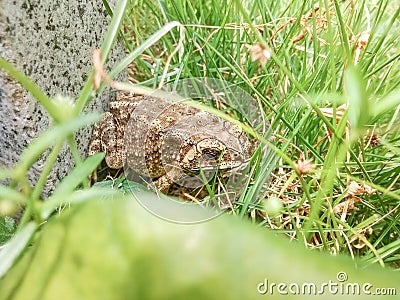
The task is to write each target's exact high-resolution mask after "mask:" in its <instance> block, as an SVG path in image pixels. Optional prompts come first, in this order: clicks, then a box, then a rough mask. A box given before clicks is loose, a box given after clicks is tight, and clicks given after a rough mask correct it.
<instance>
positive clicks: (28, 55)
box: [0, 0, 123, 194]
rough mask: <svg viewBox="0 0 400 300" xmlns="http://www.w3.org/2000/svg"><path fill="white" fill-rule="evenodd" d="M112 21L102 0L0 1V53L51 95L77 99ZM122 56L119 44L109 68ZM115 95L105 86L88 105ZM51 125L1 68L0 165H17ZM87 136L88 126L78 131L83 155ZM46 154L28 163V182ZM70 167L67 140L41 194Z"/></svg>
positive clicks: (102, 106) (104, 103)
mask: <svg viewBox="0 0 400 300" xmlns="http://www.w3.org/2000/svg"><path fill="white" fill-rule="evenodd" d="M114 2H116V1H114ZM110 20H111V18H110V17H109V15H108V14H107V12H106V10H105V8H104V6H103V2H102V1H87V0H79V1H78V0H71V1H61V0H56V1H54V0H40V1H39V0H14V1H10V0H0V56H2V57H4V58H5V59H6V60H7V61H9V62H10V63H12V64H13V65H14V66H16V67H17V68H18V69H19V70H21V71H23V72H24V73H25V74H26V75H27V76H28V77H29V78H30V79H31V80H32V81H34V82H35V83H36V84H37V85H38V86H39V87H40V88H41V89H43V90H44V91H45V92H46V93H47V94H48V95H49V96H51V97H54V96H57V95H63V96H68V97H71V98H73V99H76V98H77V97H78V95H79V93H80V90H81V88H82V87H83V84H84V82H85V79H86V77H87V75H88V73H89V72H90V70H91V67H92V51H93V49H95V48H98V47H100V45H101V42H102V39H103V37H104V35H105V32H106V30H107V27H108V25H109V22H110ZM122 57H123V50H122V47H121V46H120V45H118V44H117V45H116V46H115V47H114V50H113V52H112V53H111V55H110V61H109V66H108V67H110V66H112V65H114V64H115V62H116V61H119V60H120V59H121V58H122ZM122 76H123V75H122ZM120 79H121V78H120ZM113 97H114V93H113V92H112V91H111V90H110V89H106V90H105V91H104V92H103V93H102V94H101V95H100V96H98V97H96V99H94V101H92V102H91V103H90V105H89V106H88V107H87V108H86V110H87V111H90V110H98V111H104V110H106V109H107V107H108V103H109V102H110V101H111V100H112V99H113ZM50 124H51V119H50V118H49V116H48V114H47V112H46V111H45V110H44V108H43V107H42V106H41V105H40V104H39V103H38V102H37V101H36V100H35V99H34V98H33V97H32V96H31V95H30V94H28V93H27V92H26V91H25V90H24V89H23V88H22V87H21V86H20V85H19V84H18V83H16V82H15V81H13V80H12V79H11V78H10V77H8V75H7V74H5V73H4V72H3V71H1V70H0V150H1V151H0V168H9V167H11V166H13V165H15V164H16V163H17V161H18V159H19V156H20V154H21V152H22V151H23V149H24V148H25V147H26V146H27V145H28V144H29V143H30V142H31V141H32V140H33V139H34V138H35V137H37V136H38V135H39V134H40V133H41V132H43V131H44V130H46V129H47V128H49V126H50ZM90 135H91V128H86V129H83V130H81V131H80V132H79V133H78V134H77V136H76V140H77V144H78V148H79V151H80V153H81V156H82V157H85V156H86V152H87V148H88V143H89V140H90ZM47 154H48V153H45V154H44V155H43V156H42V157H41V158H40V159H39V161H38V162H37V163H36V164H35V165H34V166H33V167H32V168H31V170H30V172H29V180H30V182H31V183H32V184H35V182H36V180H37V178H38V175H39V174H40V172H41V170H42V168H43V165H44V162H45V159H46V157H47ZM73 166H74V162H73V159H72V156H71V152H70V150H69V148H68V146H67V145H65V147H64V148H63V150H62V152H61V153H60V155H59V157H58V159H57V163H56V165H55V167H54V169H53V170H52V172H51V174H50V176H49V178H48V181H47V184H46V189H45V194H48V193H49V192H50V191H51V190H52V189H53V188H54V186H55V184H56V183H57V182H58V181H59V180H60V179H62V178H63V177H64V176H65V175H66V174H67V173H68V172H69V171H70V170H71V168H73Z"/></svg>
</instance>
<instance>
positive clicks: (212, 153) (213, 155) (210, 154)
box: [201, 149, 219, 159]
mask: <svg viewBox="0 0 400 300" xmlns="http://www.w3.org/2000/svg"><path fill="white" fill-rule="evenodd" d="M201 153H202V155H203V156H204V157H205V158H207V159H217V158H218V156H219V151H216V150H212V149H204V150H203V151H202V152H201Z"/></svg>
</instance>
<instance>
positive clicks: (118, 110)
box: [89, 92, 252, 192]
mask: <svg viewBox="0 0 400 300" xmlns="http://www.w3.org/2000/svg"><path fill="white" fill-rule="evenodd" d="M251 149H252V144H251V143H250V141H249V139H248V138H247V135H246V134H245V133H244V132H242V130H241V128H240V127H238V126H236V125H233V124H231V123H229V122H228V121H226V120H224V119H222V118H220V117H217V116H215V115H212V114H210V113H208V112H205V111H202V110H200V109H198V108H195V107H192V106H189V105H187V104H185V103H182V102H179V103H178V102H172V101H171V100H167V99H163V98H159V97H153V96H141V95H134V94H132V93H128V92H124V93H119V94H118V96H117V99H116V100H115V101H113V102H111V103H110V112H106V113H105V114H104V116H103V119H102V120H101V121H100V122H98V123H97V124H95V126H94V128H93V134H92V141H91V143H90V147H89V155H93V154H95V153H97V152H100V151H104V152H105V154H106V156H105V160H106V163H107V165H108V166H109V167H110V168H113V169H119V168H122V167H123V166H125V167H129V168H130V169H132V170H133V171H135V172H136V173H138V174H140V175H143V176H147V177H151V178H152V179H153V180H154V183H155V186H156V187H157V188H158V189H159V190H161V191H163V192H166V191H168V188H169V186H170V185H171V184H172V183H173V182H176V181H177V180H179V178H181V177H182V176H184V175H185V176H189V175H187V174H198V173H199V171H200V169H202V170H205V171H207V170H214V169H216V168H218V170H219V172H220V173H224V172H229V171H230V170H232V169H233V168H236V167H239V166H240V165H242V164H243V163H244V162H246V161H248V160H249V158H250V156H251Z"/></svg>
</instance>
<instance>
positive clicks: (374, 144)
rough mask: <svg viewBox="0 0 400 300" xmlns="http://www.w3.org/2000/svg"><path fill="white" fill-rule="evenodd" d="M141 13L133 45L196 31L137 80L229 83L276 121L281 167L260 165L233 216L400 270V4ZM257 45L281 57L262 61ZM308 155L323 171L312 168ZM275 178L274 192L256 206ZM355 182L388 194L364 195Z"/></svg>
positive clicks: (168, 43)
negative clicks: (163, 31)
mask: <svg viewBox="0 0 400 300" xmlns="http://www.w3.org/2000/svg"><path fill="white" fill-rule="evenodd" d="M313 7H319V9H313ZM130 9H131V10H130V12H129V14H128V17H127V18H126V20H125V27H124V36H125V41H126V46H127V49H135V48H136V47H137V46H138V45H141V44H142V43H143V42H144V41H145V40H146V39H147V38H148V37H149V35H150V34H151V33H153V32H155V31H157V30H158V29H159V28H160V27H161V26H163V24H165V23H166V22H172V21H178V22H180V23H181V24H182V25H183V27H184V29H185V33H184V34H185V35H184V41H183V43H182V44H179V43H178V42H179V37H180V33H179V32H178V30H174V31H172V32H171V34H170V35H166V36H165V37H164V38H163V39H161V40H160V41H159V42H158V43H157V44H155V45H154V46H152V47H149V48H148V49H147V50H146V51H145V54H144V55H142V56H140V57H139V58H138V59H137V60H135V63H134V65H133V66H131V71H132V73H131V74H130V75H131V80H132V81H136V82H142V83H143V84H145V85H148V86H152V87H157V86H159V84H160V82H165V83H173V82H175V81H177V80H179V79H182V78H192V77H211V78H219V79H223V80H226V81H229V82H231V83H234V84H236V85H237V86H238V87H240V88H242V89H244V90H245V91H247V92H248V93H250V94H251V95H252V96H253V97H254V98H255V99H256V100H257V101H258V102H259V103H260V105H261V106H262V108H263V110H264V112H265V114H266V116H267V117H268V120H269V123H270V124H271V127H270V129H271V131H272V132H273V135H272V138H273V139H274V142H275V145H276V149H275V150H276V153H278V155H279V163H278V165H276V168H274V172H273V173H272V174H270V173H269V172H265V171H264V169H265V167H266V166H262V165H256V166H255V168H254V170H253V171H254V175H253V182H252V183H251V184H249V186H248V188H247V190H246V192H245V193H243V194H242V195H241V197H240V198H239V200H238V202H237V204H236V206H235V207H234V210H233V211H232V213H233V214H236V215H238V216H241V217H243V218H248V217H250V218H251V219H252V220H253V222H255V223H258V224H259V225H260V226H265V227H270V228H274V229H275V230H276V231H277V232H284V233H286V234H288V235H289V236H291V237H292V238H295V239H298V240H300V241H302V242H304V244H305V245H307V246H308V247H311V248H317V249H325V250H326V251H330V252H331V253H349V254H351V255H352V256H353V257H362V259H363V260H365V261H366V262H371V263H373V262H376V261H379V262H380V263H381V264H382V265H385V264H389V265H392V266H396V267H398V266H399V259H400V258H399V253H400V252H399V249H400V243H399V242H398V240H399V229H400V228H399V227H400V223H399V211H400V206H399V205H400V202H399V199H400V195H399V194H398V192H397V190H398V188H399V175H398V173H399V170H400V160H399V137H400V136H399V131H398V127H397V123H398V115H399V103H400V101H399V97H398V94H399V84H400V74H399V71H400V64H399V57H400V56H399V54H398V51H399V49H400V39H399V38H398V30H397V29H396V27H397V26H398V25H399V7H398V5H396V4H394V3H393V2H390V1H379V2H376V3H375V1H359V2H353V1H345V2H343V1H327V0H326V1H313V2H303V1H273V2H271V3H268V4H267V2H265V1H260V0H257V1H251V2H248V3H247V4H246V5H245V6H242V4H241V2H240V1H227V2H219V1H213V0H207V1H196V2H195V3H191V2H190V1H167V0H166V1H158V2H156V1H151V0H143V1H140V2H134V3H131V7H130ZM248 45H250V47H248ZM255 45H260V47H261V49H268V48H269V49H271V54H272V58H271V59H266V61H265V63H264V64H261V62H260V61H253V60H252V53H251V51H252V50H251V46H255ZM177 48H178V51H177ZM171 53H175V54H174V55H173V56H172V57H169V55H170V54H171ZM169 59H170V60H169ZM343 103H346V104H347V105H348V109H346V110H345V113H344V114H341V113H340V108H339V106H340V105H342V104H343ZM299 160H302V161H299ZM308 160H311V161H312V162H309V161H308ZM301 162H303V163H306V164H307V163H309V164H311V166H312V164H315V169H313V170H312V171H310V172H306V173H304V174H302V173H301V172H299V170H297V169H296V164H297V165H298V164H299V163H301ZM269 176H270V179H269V184H268V188H267V190H266V191H264V193H263V195H262V198H263V199H264V200H263V201H261V202H260V203H259V204H258V205H256V206H254V205H251V203H253V202H252V200H253V198H254V197H256V196H259V195H260V191H262V189H260V187H261V185H263V184H264V183H265V182H266V181H267V179H268V177H269ZM355 182H358V183H359V186H360V187H365V186H364V185H363V184H367V186H370V187H372V188H373V189H375V190H376V192H371V193H369V194H368V193H367V192H366V191H365V188H364V190H362V188H361V190H358V192H355V193H354V192H353V191H352V190H351V188H349V187H350V184H351V183H353V186H354V185H355ZM268 199H275V200H276V199H279V201H280V202H281V205H282V210H281V211H280V213H279V214H278V215H274V214H273V212H271V211H266V210H265V207H269V206H270V205H269V203H268V201H269V200H268ZM271 201H272V200H271ZM279 207H280V206H279Z"/></svg>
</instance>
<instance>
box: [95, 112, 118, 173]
mask: <svg viewBox="0 0 400 300" xmlns="http://www.w3.org/2000/svg"><path fill="white" fill-rule="evenodd" d="M122 143H123V137H121V130H120V129H119V128H118V124H117V122H116V121H115V119H114V116H113V115H112V114H111V113H109V112H106V113H105V114H104V115H103V119H102V120H101V121H100V122H99V123H96V124H95V126H94V128H93V133H92V142H91V143H90V146H89V155H94V154H96V153H98V152H105V160H106V163H107V166H108V167H110V168H111V169H120V168H122V167H123V160H122Z"/></svg>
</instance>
